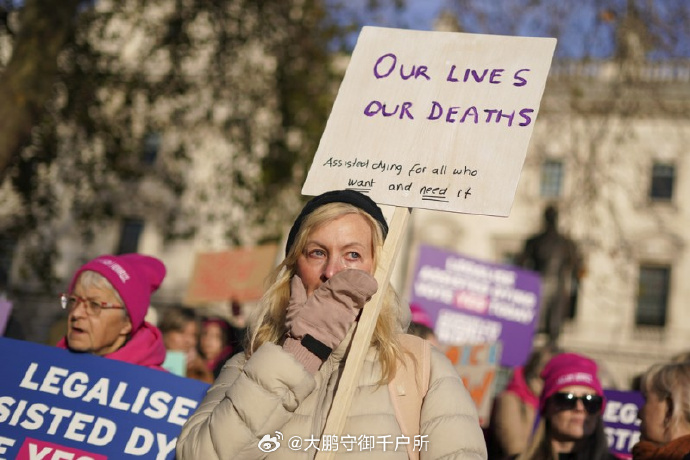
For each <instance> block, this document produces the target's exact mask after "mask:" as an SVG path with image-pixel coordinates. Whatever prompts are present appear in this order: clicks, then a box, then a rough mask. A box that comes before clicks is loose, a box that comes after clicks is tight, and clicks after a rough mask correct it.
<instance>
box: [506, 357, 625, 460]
mask: <svg viewBox="0 0 690 460" xmlns="http://www.w3.org/2000/svg"><path fill="white" fill-rule="evenodd" d="M541 377H542V379H543V380H544V387H543V389H542V392H541V395H540V396H539V416H540V420H539V423H538V424H537V427H536V429H535V431H534V433H533V434H532V438H531V440H530V442H529V444H528V446H527V449H526V451H525V452H524V453H522V454H520V455H518V456H514V457H512V458H517V459H518V460H609V459H610V460H615V459H616V457H615V456H614V455H612V454H610V453H609V451H608V444H607V440H606V434H605V433H604V423H603V420H602V414H603V412H604V404H605V399H604V391H603V390H602V387H601V383H600V382H599V378H598V377H597V365H596V363H595V362H594V361H592V360H591V359H589V358H586V357H584V356H581V355H578V354H575V353H563V354H560V355H557V356H555V357H553V358H552V359H551V360H550V361H549V362H548V363H547V364H546V366H545V367H544V370H543V371H542V373H541Z"/></svg>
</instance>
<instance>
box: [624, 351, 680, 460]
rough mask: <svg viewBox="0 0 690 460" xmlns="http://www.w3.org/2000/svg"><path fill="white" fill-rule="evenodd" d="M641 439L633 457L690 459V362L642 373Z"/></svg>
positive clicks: (645, 458) (665, 365)
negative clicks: (643, 399) (643, 400)
mask: <svg viewBox="0 0 690 460" xmlns="http://www.w3.org/2000/svg"><path fill="white" fill-rule="evenodd" d="M641 389H642V394H643V395H644V398H645V403H644V405H643V406H642V409H641V410H640V420H641V421H642V424H641V425H640V434H641V439H642V440H641V441H640V442H638V443H637V444H635V446H634V447H633V451H632V452H633V459H634V460H648V459H659V460H690V361H685V362H675V363H669V364H655V365H654V366H652V367H650V368H649V370H647V372H645V373H644V375H643V376H642V381H641Z"/></svg>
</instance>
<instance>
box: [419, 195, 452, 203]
mask: <svg viewBox="0 0 690 460" xmlns="http://www.w3.org/2000/svg"><path fill="white" fill-rule="evenodd" d="M422 201H439V202H441V203H448V200H446V199H445V198H441V197H438V196H427V195H422Z"/></svg>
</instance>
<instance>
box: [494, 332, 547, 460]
mask: <svg viewBox="0 0 690 460" xmlns="http://www.w3.org/2000/svg"><path fill="white" fill-rule="evenodd" d="M556 354H558V349H557V348H556V347H555V346H553V345H549V344H547V345H545V346H543V347H541V348H539V349H537V350H534V351H533V352H532V353H531V354H530V356H529V358H528V359H527V362H526V363H525V365H524V367H523V366H519V367H516V368H515V369H514V370H513V375H512V377H511V379H510V381H509V382H508V385H507V386H506V388H505V390H504V391H503V392H501V393H500V394H499V395H498V396H497V397H496V399H495V400H494V407H493V410H492V413H491V421H490V423H489V435H488V439H489V441H488V444H489V445H488V446H487V447H488V449H489V454H490V456H491V458H503V457H504V456H510V455H515V454H519V453H521V452H524V451H525V449H526V448H527V442H528V441H529V438H530V436H531V435H532V429H533V428H534V424H535V421H536V418H537V409H538V407H539V395H540V394H541V390H542V388H543V385H544V382H543V380H542V378H541V376H540V375H539V374H540V373H541V371H542V370H543V369H544V366H545V365H546V363H547V362H548V361H549V360H550V359H551V358H553V357H554V356H555V355H556Z"/></svg>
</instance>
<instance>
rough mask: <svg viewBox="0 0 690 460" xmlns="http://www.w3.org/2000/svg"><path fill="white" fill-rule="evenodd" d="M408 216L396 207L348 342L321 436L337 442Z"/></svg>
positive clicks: (330, 453) (324, 456)
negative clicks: (373, 286) (371, 290)
mask: <svg viewBox="0 0 690 460" xmlns="http://www.w3.org/2000/svg"><path fill="white" fill-rule="evenodd" d="M411 212H412V208H402V207H396V208H395V211H394V213H393V217H392V218H391V221H390V226H389V231H388V236H387V237H386V242H385V243H384V245H383V251H382V254H381V260H380V261H379V262H378V264H377V268H376V273H375V274H374V277H375V278H376V281H377V282H378V284H379V289H378V291H377V292H376V294H374V296H373V297H372V298H371V300H370V301H369V302H368V303H367V304H366V305H365V306H364V310H363V311H362V315H361V316H360V318H359V322H358V324H357V329H356V330H355V334H354V337H353V339H352V346H351V347H350V351H349V353H348V355H347V360H346V362H345V368H344V369H343V375H341V376H340V382H339V383H338V391H337V392H336V394H335V396H334V398H333V406H332V408H331V412H330V414H329V416H328V420H326V427H325V429H324V431H323V434H327V435H336V436H338V439H340V434H341V433H342V432H343V430H344V429H345V421H346V419H347V415H348V412H349V410H350V405H351V404H352V395H353V393H354V390H355V389H356V388H357V382H358V380H359V374H360V372H361V370H362V365H363V364H364V356H365V355H366V353H367V351H368V350H369V344H370V343H371V337H372V335H373V334H374V328H375V326H376V320H377V318H378V317H379V312H380V311H381V306H382V303H383V299H384V294H385V291H386V288H387V287H388V283H389V281H390V278H391V271H392V270H393V266H394V265H395V260H396V258H397V257H398V252H399V251H400V246H401V245H402V241H403V236H404V235H405V231H406V229H407V222H408V220H409V217H410V213H411ZM316 458H317V459H318V460H322V459H323V460H327V459H333V458H335V452H334V451H326V452H323V451H319V452H318V453H317V454H316Z"/></svg>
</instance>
